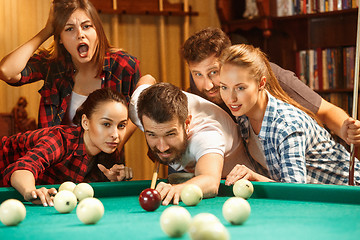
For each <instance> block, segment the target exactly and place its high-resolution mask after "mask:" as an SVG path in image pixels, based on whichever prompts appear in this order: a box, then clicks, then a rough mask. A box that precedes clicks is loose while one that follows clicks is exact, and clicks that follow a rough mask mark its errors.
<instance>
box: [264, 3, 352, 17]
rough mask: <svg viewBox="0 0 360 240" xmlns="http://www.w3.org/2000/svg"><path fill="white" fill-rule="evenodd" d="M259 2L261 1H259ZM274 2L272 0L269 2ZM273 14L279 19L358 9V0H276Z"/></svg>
mask: <svg viewBox="0 0 360 240" xmlns="http://www.w3.org/2000/svg"><path fill="white" fill-rule="evenodd" d="M258 1H259V0H258ZM269 1H272V0H269ZM274 1H275V2H276V4H274V5H271V6H272V8H276V10H275V11H271V12H273V14H276V16H278V17H283V16H291V15H297V14H311V13H321V12H330V11H339V10H345V9H350V8H356V7H358V3H357V1H358V0H274Z"/></svg>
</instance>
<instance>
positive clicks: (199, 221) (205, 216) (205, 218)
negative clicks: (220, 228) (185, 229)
mask: <svg viewBox="0 0 360 240" xmlns="http://www.w3.org/2000/svg"><path fill="white" fill-rule="evenodd" d="M212 222H220V220H219V219H218V218H217V217H216V216H215V215H214V214H212V213H199V214H197V215H195V217H193V218H192V220H191V224H190V228H189V234H190V236H193V237H196V236H198V232H199V229H200V228H201V227H202V225H208V224H210V223H212Z"/></svg>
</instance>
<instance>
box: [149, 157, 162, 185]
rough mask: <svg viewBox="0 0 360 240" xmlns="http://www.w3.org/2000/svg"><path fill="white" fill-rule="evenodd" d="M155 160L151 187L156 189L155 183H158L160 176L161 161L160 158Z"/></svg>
mask: <svg viewBox="0 0 360 240" xmlns="http://www.w3.org/2000/svg"><path fill="white" fill-rule="evenodd" d="M154 161H155V165H154V171H153V176H152V179H151V186H150V188H151V189H155V185H156V181H157V178H158V173H159V166H160V162H159V161H158V160H154Z"/></svg>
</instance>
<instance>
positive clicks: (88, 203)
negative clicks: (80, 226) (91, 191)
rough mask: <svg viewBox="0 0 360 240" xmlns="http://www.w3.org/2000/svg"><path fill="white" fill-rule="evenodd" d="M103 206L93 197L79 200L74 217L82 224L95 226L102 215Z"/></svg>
mask: <svg viewBox="0 0 360 240" xmlns="http://www.w3.org/2000/svg"><path fill="white" fill-rule="evenodd" d="M104 211H105V210H104V205H103V204H102V202H101V201H100V200H99V199H97V198H93V197H89V198H85V199H83V200H81V201H80V202H79V204H78V206H77V208H76V215H77V217H78V218H79V220H80V221H81V222H83V223H84V224H95V223H97V222H98V221H99V220H100V219H101V218H102V216H103V215H104Z"/></svg>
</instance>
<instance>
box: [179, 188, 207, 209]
mask: <svg viewBox="0 0 360 240" xmlns="http://www.w3.org/2000/svg"><path fill="white" fill-rule="evenodd" d="M180 197H181V201H183V203H185V204H186V205H188V206H195V205H197V204H198V203H199V202H200V201H201V200H202V198H203V192H202V191H201V188H200V187H199V186H198V185H195V184H187V185H185V186H184V187H183V189H182V190H181V194H180Z"/></svg>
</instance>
